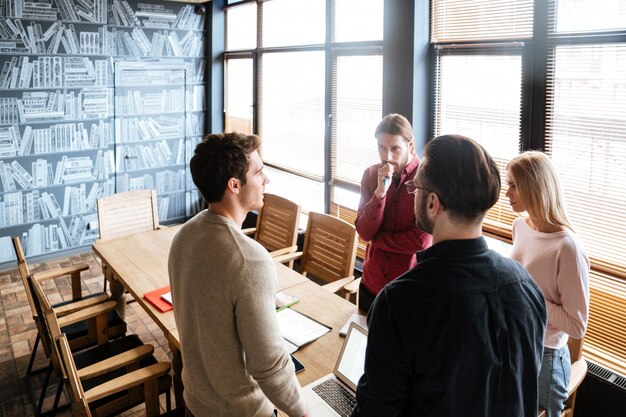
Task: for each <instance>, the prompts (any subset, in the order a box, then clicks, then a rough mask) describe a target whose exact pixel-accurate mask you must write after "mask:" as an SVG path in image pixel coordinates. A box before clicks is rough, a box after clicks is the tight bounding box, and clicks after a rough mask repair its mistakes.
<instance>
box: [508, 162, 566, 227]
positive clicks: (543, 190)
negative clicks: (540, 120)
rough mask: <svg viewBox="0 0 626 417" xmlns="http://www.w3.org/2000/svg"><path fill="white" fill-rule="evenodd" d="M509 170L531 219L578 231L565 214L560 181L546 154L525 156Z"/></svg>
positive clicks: (510, 163) (509, 167)
mask: <svg viewBox="0 0 626 417" xmlns="http://www.w3.org/2000/svg"><path fill="white" fill-rule="evenodd" d="M506 168H507V170H508V171H509V173H510V175H511V176H512V177H513V181H514V182H515V186H516V188H517V192H518V194H519V196H520V197H521V199H522V202H523V203H524V205H525V206H526V211H527V212H528V214H529V215H530V217H531V218H536V219H539V220H541V221H543V222H546V223H548V224H550V225H552V226H557V227H558V226H561V227H567V228H568V229H570V230H572V231H573V230H574V228H573V227H572V224H571V223H570V221H569V220H568V219H567V214H566V212H565V204H564V202H563V199H562V193H561V186H560V184H559V177H558V175H557V173H556V169H554V165H552V162H551V161H550V158H548V156H547V155H546V154H544V153H543V152H539V151H526V152H523V153H521V154H519V155H518V156H516V157H515V158H513V159H512V160H511V161H510V162H509V164H508V165H507V167H506Z"/></svg>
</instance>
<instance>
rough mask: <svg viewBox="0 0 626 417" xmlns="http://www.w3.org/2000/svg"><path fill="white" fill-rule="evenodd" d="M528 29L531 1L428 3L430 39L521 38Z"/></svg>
mask: <svg viewBox="0 0 626 417" xmlns="http://www.w3.org/2000/svg"><path fill="white" fill-rule="evenodd" d="M532 32H533V1H532V0H474V1H468V0H433V2H432V32H431V41H432V42H468V41H480V40H501V39H507V40H511V39H525V38H530V37H531V36H532Z"/></svg>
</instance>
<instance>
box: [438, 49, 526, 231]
mask: <svg viewBox="0 0 626 417" xmlns="http://www.w3.org/2000/svg"><path fill="white" fill-rule="evenodd" d="M435 79H436V85H435V129H434V130H435V132H434V133H435V136H439V135H443V134H461V135H464V136H467V137H470V138H472V139H474V140H476V141H477V142H479V143H480V144H481V145H483V146H484V147H485V149H487V151H488V152H489V153H490V155H491V156H492V157H493V158H494V159H495V160H496V163H497V164H498V168H499V169H500V174H501V181H502V185H503V186H502V189H501V192H500V199H499V200H498V202H497V203H496V205H495V206H494V207H493V208H492V209H491V210H490V211H489V212H488V214H487V218H486V220H485V224H484V228H485V230H487V231H490V232H493V233H495V234H498V235H504V236H507V237H510V231H511V226H510V225H511V223H512V222H513V220H514V218H515V216H516V215H515V213H514V212H513V211H512V210H511V208H510V206H509V201H508V198H506V196H505V194H506V191H507V187H506V180H505V176H506V165H507V163H508V161H509V160H510V159H511V158H512V157H514V156H515V155H516V154H517V153H519V141H520V114H521V113H520V112H521V86H522V59H521V55H485V54H483V55H480V54H477V55H467V54H465V53H462V52H459V53H455V54H449V55H442V54H440V55H439V56H438V58H437V66H436V72H435Z"/></svg>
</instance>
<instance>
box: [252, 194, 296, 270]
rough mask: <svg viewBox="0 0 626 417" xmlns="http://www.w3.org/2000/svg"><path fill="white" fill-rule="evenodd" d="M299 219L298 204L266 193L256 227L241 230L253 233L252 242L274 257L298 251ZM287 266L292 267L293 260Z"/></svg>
mask: <svg viewBox="0 0 626 417" xmlns="http://www.w3.org/2000/svg"><path fill="white" fill-rule="evenodd" d="M299 219H300V206H299V205H298V204H296V203H294V202H293V201H291V200H287V199H286V198H283V197H280V196H277V195H274V194H267V193H266V194H264V195H263V207H262V208H261V210H260V211H259V215H258V216H257V220H256V227H252V228H248V229H243V232H244V233H245V234H248V235H251V234H253V233H254V240H256V241H257V242H259V243H260V244H261V245H263V247H265V248H266V249H267V250H268V251H269V252H270V255H272V257H276V256H280V255H283V254H285V253H291V252H295V251H296V250H297V249H298V247H297V245H296V241H297V240H298V221H299ZM289 266H290V267H293V260H292V261H290V265H289Z"/></svg>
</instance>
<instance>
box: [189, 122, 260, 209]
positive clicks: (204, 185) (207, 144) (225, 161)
mask: <svg viewBox="0 0 626 417" xmlns="http://www.w3.org/2000/svg"><path fill="white" fill-rule="evenodd" d="M260 145H261V138H259V137H258V136H257V135H247V134H243V133H237V132H231V133H211V134H209V135H207V136H205V138H204V139H203V140H202V142H201V143H199V144H198V146H196V150H195V152H194V155H193V157H192V158H191V161H190V163H189V169H190V170H191V177H192V178H193V182H194V184H196V187H198V190H200V192H201V193H202V196H203V197H204V199H205V200H206V201H207V202H208V203H209V204H210V203H216V202H219V201H221V200H222V198H223V197H224V192H225V191H226V186H227V184H228V180H229V179H231V178H237V179H238V180H240V181H241V183H242V184H245V183H246V173H247V172H248V165H249V164H248V161H249V155H250V154H251V153H252V152H254V151H256V150H257V149H259V146H260Z"/></svg>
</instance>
